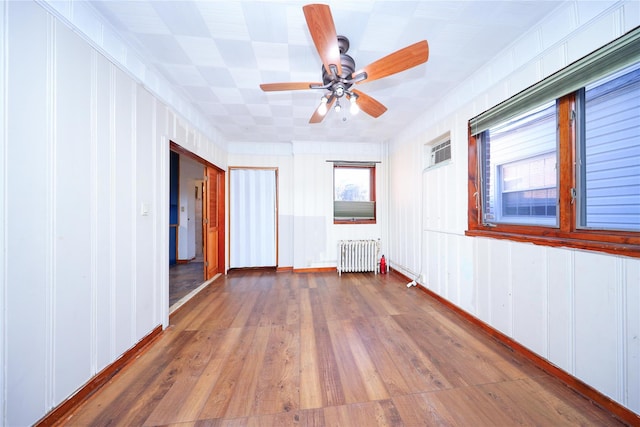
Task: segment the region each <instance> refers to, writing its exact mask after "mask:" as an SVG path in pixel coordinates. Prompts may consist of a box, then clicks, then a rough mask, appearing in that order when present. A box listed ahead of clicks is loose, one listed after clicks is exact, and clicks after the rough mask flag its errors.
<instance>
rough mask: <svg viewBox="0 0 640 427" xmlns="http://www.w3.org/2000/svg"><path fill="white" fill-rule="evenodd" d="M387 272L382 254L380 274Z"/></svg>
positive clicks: (385, 261)
mask: <svg viewBox="0 0 640 427" xmlns="http://www.w3.org/2000/svg"><path fill="white" fill-rule="evenodd" d="M386 272H387V260H386V259H384V255H382V258H380V274H385V273H386Z"/></svg>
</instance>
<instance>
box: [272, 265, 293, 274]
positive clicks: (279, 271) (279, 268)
mask: <svg viewBox="0 0 640 427" xmlns="http://www.w3.org/2000/svg"><path fill="white" fill-rule="evenodd" d="M276 271H277V272H278V273H284V272H288V271H293V266H290V267H278V268H276Z"/></svg>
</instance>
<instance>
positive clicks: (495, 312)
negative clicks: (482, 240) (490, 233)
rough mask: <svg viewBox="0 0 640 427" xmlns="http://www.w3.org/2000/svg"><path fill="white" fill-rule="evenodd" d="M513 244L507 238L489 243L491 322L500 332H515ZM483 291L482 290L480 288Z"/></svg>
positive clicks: (509, 334) (510, 333)
mask: <svg viewBox="0 0 640 427" xmlns="http://www.w3.org/2000/svg"><path fill="white" fill-rule="evenodd" d="M511 249H512V245H511V242H509V241H506V240H498V241H495V242H494V241H492V242H491V243H490V244H489V265H488V268H489V273H488V276H489V286H490V287H491V299H490V301H489V310H490V311H491V324H492V325H493V327H494V328H496V329H497V330H499V331H500V332H502V333H504V334H506V335H508V336H512V334H513V282H512V281H511V276H512V274H513V273H512V270H513V263H512V259H511V257H512V254H513V253H512V251H511ZM480 292H482V290H480Z"/></svg>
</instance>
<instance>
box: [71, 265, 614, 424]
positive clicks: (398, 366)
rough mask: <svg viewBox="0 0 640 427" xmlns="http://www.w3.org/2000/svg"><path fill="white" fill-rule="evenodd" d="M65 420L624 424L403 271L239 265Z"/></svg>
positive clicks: (189, 304)
mask: <svg viewBox="0 0 640 427" xmlns="http://www.w3.org/2000/svg"><path fill="white" fill-rule="evenodd" d="M170 323H171V326H170V327H169V328H168V329H167V330H166V331H164V333H163V334H162V335H161V336H160V338H159V339H158V340H156V342H154V343H153V344H152V345H151V347H150V348H149V349H148V350H147V351H146V352H145V353H143V355H142V356H140V358H139V359H138V360H137V361H136V362H135V363H133V364H132V365H130V366H128V367H126V368H125V369H123V371H122V372H120V373H118V374H117V375H116V376H115V377H114V378H113V379H112V380H111V381H110V382H109V383H108V384H107V385H105V386H104V387H103V388H102V389H100V390H99V391H98V392H96V393H95V394H94V395H93V396H91V397H90V398H89V400H88V401H86V402H85V403H84V404H83V405H82V406H81V407H80V408H79V409H78V410H77V411H76V412H75V413H74V414H73V415H72V416H71V417H70V418H69V419H68V420H66V424H67V425H98V426H105V425H127V426H138V425H148V426H159V425H170V426H275V425H301V426H377V425H379V426H383V425H384V426H387V425H389V426H403V425H404V426H418V425H451V426H511V425H537V426H562V425H598V426H607V425H623V424H621V423H619V422H618V421H617V420H616V419H615V418H613V417H612V416H611V415H610V414H609V413H607V412H606V411H603V410H601V409H599V408H598V407H597V406H595V405H593V404H591V403H590V402H589V401H587V400H586V399H584V398H583V397H581V396H579V395H578V394H576V393H574V392H573V391H572V390H570V389H569V388H567V387H565V386H564V385H563V384H561V383H560V382H559V381H558V380H556V379H555V378H552V377H550V376H548V375H547V374H545V373H544V372H543V371H541V370H539V369H538V368H536V367H534V366H533V365H532V364H531V363H530V362H528V361H527V360H525V359H524V358H521V357H519V356H518V355H517V354H514V353H512V352H511V351H510V350H509V349H507V348H506V347H504V346H502V345H500V344H499V343H497V342H496V341H494V340H493V339H491V338H490V337H489V336H488V335H486V334H484V333H482V332H481V331H480V330H479V329H478V328H477V327H476V326H474V325H472V324H470V323H468V322H466V321H464V320H461V319H460V318H459V317H458V316H457V315H455V314H454V313H452V312H451V311H449V310H447V309H446V308H444V307H443V306H442V305H440V304H439V303H438V302H436V301H434V300H432V299H431V298H430V297H429V296H428V295H426V294H425V293H423V292H421V291H420V290H418V289H416V288H409V289H407V288H406V286H405V282H404V281H403V280H402V279H401V278H399V276H395V275H388V274H387V275H377V276H376V275H373V274H368V273H367V274H363V273H360V274H356V273H351V274H343V275H342V277H338V275H337V274H336V273H314V274H311V273H307V274H304V273H273V272H265V271H249V272H243V271H235V272H232V273H230V274H229V275H227V276H226V277H225V276H222V277H220V278H218V279H217V280H216V281H214V282H213V283H212V284H211V285H209V286H208V287H207V288H206V289H205V290H203V291H202V292H200V294H198V295H197V296H196V297H195V298H193V299H191V300H190V301H188V302H187V303H186V304H185V305H184V306H183V307H182V308H181V309H180V310H178V311H177V312H176V313H175V314H174V315H173V316H172V318H171V322H170Z"/></svg>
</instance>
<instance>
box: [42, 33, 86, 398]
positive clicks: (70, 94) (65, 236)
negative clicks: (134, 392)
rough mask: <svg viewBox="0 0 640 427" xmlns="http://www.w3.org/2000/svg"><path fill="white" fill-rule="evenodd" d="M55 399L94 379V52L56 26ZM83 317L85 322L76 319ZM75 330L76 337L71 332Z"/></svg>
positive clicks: (54, 106) (73, 35)
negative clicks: (92, 261) (92, 351)
mask: <svg viewBox="0 0 640 427" xmlns="http://www.w3.org/2000/svg"><path fill="white" fill-rule="evenodd" d="M53 62H54V64H55V71H54V78H53V84H54V92H55V93H56V94H64V96H56V97H55V101H54V105H53V111H54V115H55V135H54V150H55V152H54V159H53V169H54V179H53V185H54V189H53V198H54V206H55V207H54V209H55V211H54V214H53V215H54V230H53V239H54V242H53V248H52V249H53V256H54V266H53V268H54V289H53V292H54V303H53V304H54V309H53V310H54V313H53V314H54V315H53V319H51V322H52V325H53V328H54V329H53V331H52V333H53V336H55V337H57V339H56V340H55V341H54V354H53V362H54V372H53V378H55V383H54V395H53V399H54V401H55V402H59V401H61V400H63V399H64V398H66V397H67V396H69V395H70V394H71V393H73V392H74V391H75V390H76V389H77V387H78V384H82V382H83V381H84V380H85V379H86V378H87V377H89V376H90V375H91V345H90V344H91V322H90V321H89V319H91V306H92V305H91V300H92V295H91V292H92V289H91V286H88V283H89V280H90V278H91V266H92V264H91V249H92V245H91V239H87V236H90V235H91V207H92V206H91V191H92V188H91V180H90V179H89V177H90V176H91V170H90V168H91V161H90V159H91V144H90V141H91V96H90V95H91V49H90V48H89V46H88V45H87V44H86V43H85V42H84V41H82V40H81V39H80V38H79V37H78V36H77V35H76V34H74V33H73V32H72V31H71V30H70V29H68V28H66V27H64V26H62V25H56V27H55V57H54V58H53ZM80 319H82V320H83V321H78V320H80ZM69 331H73V333H69Z"/></svg>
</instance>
